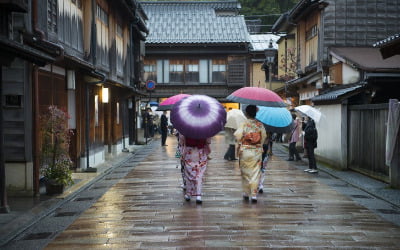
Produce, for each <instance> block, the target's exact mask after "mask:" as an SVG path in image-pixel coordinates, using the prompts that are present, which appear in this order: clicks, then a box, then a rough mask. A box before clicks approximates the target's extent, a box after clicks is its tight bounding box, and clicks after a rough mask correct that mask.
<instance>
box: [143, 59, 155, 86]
mask: <svg viewBox="0 0 400 250" xmlns="http://www.w3.org/2000/svg"><path fill="white" fill-rule="evenodd" d="M144 80H145V81H148V80H153V81H156V82H157V62H156V61H155V60H147V61H145V64H144Z"/></svg>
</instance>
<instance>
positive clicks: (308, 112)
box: [294, 105, 322, 122]
mask: <svg viewBox="0 0 400 250" xmlns="http://www.w3.org/2000/svg"><path fill="white" fill-rule="evenodd" d="M294 110H296V111H297V112H299V113H300V114H302V115H303V116H304V115H305V116H308V117H310V118H311V119H313V120H314V121H315V122H319V120H320V119H321V116H322V113H321V111H319V110H318V109H316V108H314V107H312V106H310V105H300V106H297V107H295V108H294Z"/></svg>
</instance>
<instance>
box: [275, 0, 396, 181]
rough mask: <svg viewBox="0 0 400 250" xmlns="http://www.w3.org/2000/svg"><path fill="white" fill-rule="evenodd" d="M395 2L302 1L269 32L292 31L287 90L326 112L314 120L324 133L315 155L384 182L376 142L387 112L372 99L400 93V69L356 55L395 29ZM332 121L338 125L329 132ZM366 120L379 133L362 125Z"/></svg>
mask: <svg viewBox="0 0 400 250" xmlns="http://www.w3.org/2000/svg"><path fill="white" fill-rule="evenodd" d="M399 6H400V0H394V1H389V0H385V1H379V0H376V1H375V0H369V1H366V0H363V1H346V0H324V1H309V0H301V1H299V2H298V4H296V6H294V8H293V9H292V10H291V11H289V12H288V13H287V14H286V15H283V16H282V17H281V18H280V19H278V21H277V22H276V23H275V24H274V27H273V31H274V32H285V31H286V32H288V34H289V33H292V32H293V31H294V30H295V32H294V33H295V36H296V37H295V40H296V50H297V72H296V73H297V76H296V78H295V79H293V80H291V81H288V82H287V84H286V85H287V87H288V89H290V90H292V91H293V90H295V93H292V95H298V96H299V100H300V102H299V105H301V104H310V105H313V104H315V105H316V107H317V108H319V109H321V110H322V111H324V112H325V113H326V114H329V115H327V116H326V118H325V119H321V121H320V122H319V124H317V128H318V129H319V131H321V133H320V135H321V136H320V137H319V139H318V148H317V149H316V155H318V157H319V158H320V159H322V160H324V161H325V162H328V163H329V164H332V165H334V166H336V167H338V168H342V169H347V168H352V169H356V170H357V171H360V172H364V173H368V174H369V175H375V176H376V177H377V178H380V179H384V180H387V179H388V178H387V173H388V172H387V169H385V166H384V160H383V159H384V158H383V153H382V150H383V148H382V147H381V146H382V145H384V139H383V138H385V133H384V129H385V128H384V126H383V125H384V123H385V119H386V117H385V112H386V111H385V110H384V108H383V109H382V110H376V108H375V107H372V106H371V104H376V105H380V104H382V105H385V104H384V103H387V101H388V100H389V98H394V97H396V98H397V97H398V94H397V93H398V92H397V91H395V90H394V86H395V82H398V79H399V77H400V75H399V71H398V66H397V67H396V66H394V65H390V64H388V63H387V62H382V63H381V64H379V63H378V61H379V62H380V58H376V57H374V58H373V59H364V61H363V60H358V61H357V62H355V61H354V60H353V59H360V58H363V56H364V54H365V53H368V55H369V56H372V55H375V54H372V53H375V52H374V51H369V50H368V49H369V48H372V46H373V44H374V43H376V42H377V41H379V40H382V39H385V38H387V37H388V36H390V35H393V34H398V33H399V30H400V27H399V25H398V23H399V22H400V15H399V14H398V13H399ZM382 13H385V14H382ZM343 49H344V50H343ZM363 49H365V51H364V50H363ZM335 51H340V52H342V53H336V52H335ZM363 51H364V52H363ZM367 51H368V52H367ZM350 57H351V58H352V59H349V58H350ZM376 59H377V60H376ZM354 105H359V106H354ZM366 117H368V119H366ZM371 119H372V120H371ZM333 121H334V122H333ZM333 123H334V124H338V126H339V127H338V128H336V129H332V128H331V126H332V124H333ZM361 123H362V124H361ZM365 124H368V126H369V125H371V126H376V127H375V128H376V129H377V130H376V131H375V130H369V129H366V128H365V126H366V125H365ZM382 126H383V127H382ZM323 131H331V132H332V133H334V134H332V133H330V134H324V132H323ZM365 135H368V138H365ZM377 136H379V138H377ZM333 140H340V141H341V143H334V141H333ZM382 142H383V143H382ZM367 145H368V146H367ZM366 147H368V149H366ZM371 150H372V151H371ZM366 155H368V156H367V157H366ZM367 162H368V163H367Z"/></svg>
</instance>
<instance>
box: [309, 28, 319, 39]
mask: <svg viewBox="0 0 400 250" xmlns="http://www.w3.org/2000/svg"><path fill="white" fill-rule="evenodd" d="M317 34H318V27H317V25H313V26H312V27H311V28H310V29H309V30H307V32H306V40H310V39H311V38H313V37H315V36H316V35H317Z"/></svg>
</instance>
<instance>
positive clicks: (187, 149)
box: [179, 135, 211, 204]
mask: <svg viewBox="0 0 400 250" xmlns="http://www.w3.org/2000/svg"><path fill="white" fill-rule="evenodd" d="M179 136H180V137H179V143H180V145H181V147H180V148H181V153H182V161H183V164H184V170H183V171H184V179H185V183H186V190H185V196H184V198H185V200H186V201H190V198H191V196H196V203H197V204H201V203H202V199H201V191H202V188H203V178H204V173H205V171H206V169H207V163H208V155H209V154H210V152H211V150H210V142H211V138H208V139H192V138H188V137H185V136H183V135H179Z"/></svg>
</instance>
